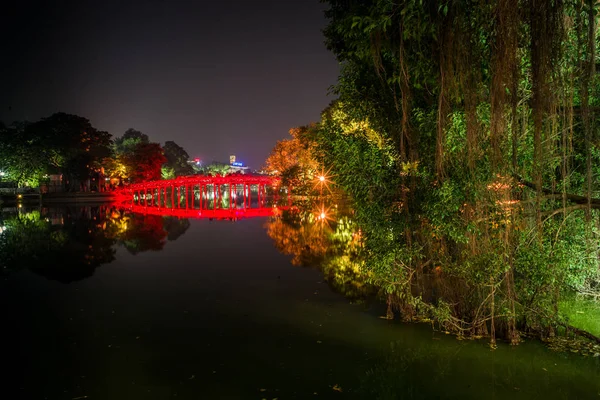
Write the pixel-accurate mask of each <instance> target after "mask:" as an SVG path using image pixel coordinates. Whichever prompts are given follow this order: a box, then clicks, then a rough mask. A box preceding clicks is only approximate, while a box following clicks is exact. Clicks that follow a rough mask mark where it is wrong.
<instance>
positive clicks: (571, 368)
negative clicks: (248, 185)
mask: <svg viewBox="0 0 600 400" xmlns="http://www.w3.org/2000/svg"><path fill="white" fill-rule="evenodd" d="M21 218H25V217H21ZM94 218H95V219H94ZM46 219H47V220H46ZM29 220H30V221H32V222H31V223H29V222H27V221H25V222H22V221H21V225H19V224H18V223H16V222H15V214H14V213H13V214H6V213H5V214H3V216H2V220H1V221H2V222H1V224H0V225H2V226H3V227H4V228H3V231H4V232H3V233H2V234H0V235H1V236H0V237H3V238H4V239H2V240H3V241H2V247H1V249H2V251H4V253H3V254H1V255H0V259H1V260H2V262H3V275H2V279H1V281H0V293H1V294H0V300H1V301H2V307H3V313H2V323H1V328H0V330H1V332H2V334H1V337H2V347H3V351H2V353H3V355H2V363H3V365H4V368H3V371H4V372H3V376H2V381H3V385H2V389H1V390H2V391H3V395H2V398H5V399H66V400H71V399H83V398H86V399H107V400H108V399H110V400H113V399H114V400H117V399H124V400H125V399H127V400H130V399H172V398H173V399H259V400H260V399H269V400H272V399H279V400H284V399H329V398H332V399H336V398H339V399H345V398H358V399H363V398H364V399H480V398H487V399H600V358H598V357H596V358H593V357H589V358H585V357H582V356H580V355H576V354H571V353H566V354H565V353H555V352H552V351H550V350H548V349H547V348H546V347H545V346H543V345H542V344H540V343H538V342H536V341H526V342H525V343H523V344H522V345H520V346H517V347H511V346H508V345H503V344H500V345H499V346H498V349H497V350H495V351H491V350H490V349H489V348H488V347H487V345H486V343H485V342H483V341H482V342H477V341H459V340H457V339H455V338H453V337H451V336H447V335H444V334H440V333H438V332H433V331H432V330H431V328H430V327H429V326H427V325H407V324H402V323H400V322H398V321H388V320H384V319H381V318H379V316H380V315H384V314H385V307H384V305H382V304H380V303H378V302H366V303H360V304H353V303H352V302H350V301H349V300H348V299H346V298H345V297H343V296H342V295H341V294H338V293H336V292H334V291H333V290H331V289H330V287H329V286H328V284H327V283H326V282H324V280H323V277H322V275H321V272H320V271H319V270H318V269H311V268H302V267H297V266H293V265H292V263H291V257H290V256H287V255H283V254H281V253H280V252H279V251H278V250H277V249H276V247H275V246H274V244H273V240H272V239H271V238H270V237H269V235H268V234H267V224H268V223H269V219H268V218H256V219H242V220H238V221H236V222H232V221H216V220H215V221H209V220H189V221H188V220H177V219H171V218H164V217H144V216H139V215H138V216H135V215H126V214H119V213H111V212H110V211H107V210H103V209H98V208H93V209H75V208H71V209H68V210H67V209H53V210H43V211H42V212H41V213H34V214H33V216H30V217H29ZM11 229H12V230H13V233H12V236H8V235H7V232H9V230H11ZM19 229H20V230H21V231H20V232H21V233H22V235H20V236H19V235H17V232H16V231H17V230H19ZM8 237H10V241H9V240H8V239H7V238H8ZM48 238H51V239H48ZM11 246H12V247H11ZM27 246H29V247H27ZM7 252H10V254H8V253H7Z"/></svg>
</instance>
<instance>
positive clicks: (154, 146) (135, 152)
mask: <svg viewBox="0 0 600 400" xmlns="http://www.w3.org/2000/svg"><path fill="white" fill-rule="evenodd" d="M121 160H122V162H123V165H124V166H125V168H126V170H127V171H128V176H129V178H130V179H131V180H132V181H133V182H138V181H151V180H158V179H161V167H162V165H163V164H164V163H165V162H166V158H165V156H164V155H163V150H162V147H160V145H159V144H158V143H144V142H139V143H137V144H136V145H135V146H133V147H132V148H131V149H130V150H129V151H127V152H126V153H125V154H123V155H122V158H121Z"/></svg>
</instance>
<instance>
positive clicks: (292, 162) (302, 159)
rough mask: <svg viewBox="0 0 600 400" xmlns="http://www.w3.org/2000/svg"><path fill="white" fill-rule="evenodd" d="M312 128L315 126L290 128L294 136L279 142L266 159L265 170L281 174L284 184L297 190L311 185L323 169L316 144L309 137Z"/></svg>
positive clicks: (272, 173)
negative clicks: (318, 159) (318, 160)
mask: <svg viewBox="0 0 600 400" xmlns="http://www.w3.org/2000/svg"><path fill="white" fill-rule="evenodd" d="M312 129H314V126H302V127H299V128H293V129H290V131H289V133H290V135H291V136H292V138H291V139H285V140H280V141H278V142H277V144H276V145H275V147H274V148H273V150H272V151H271V154H270V155H269V157H268V158H267V160H266V163H265V167H264V170H265V171H266V172H267V173H269V174H271V175H278V176H281V177H282V183H283V184H284V185H291V186H293V187H294V188H296V190H298V189H301V187H304V189H307V188H308V187H310V186H311V185H312V183H313V182H312V181H313V180H314V178H315V176H316V175H317V174H318V173H319V172H321V171H320V170H322V167H320V165H319V163H318V162H317V149H316V145H315V143H314V141H313V140H310V139H309V137H310V135H311V132H312ZM301 190H302V189H301Z"/></svg>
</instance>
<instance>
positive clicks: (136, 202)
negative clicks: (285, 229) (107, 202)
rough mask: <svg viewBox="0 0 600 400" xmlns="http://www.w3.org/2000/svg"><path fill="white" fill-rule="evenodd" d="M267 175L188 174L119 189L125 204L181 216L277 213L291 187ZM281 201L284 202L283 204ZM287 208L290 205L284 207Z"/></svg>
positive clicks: (233, 216) (134, 208) (232, 216)
mask: <svg viewBox="0 0 600 400" xmlns="http://www.w3.org/2000/svg"><path fill="white" fill-rule="evenodd" d="M279 183H280V181H279V179H278V178H273V177H267V176H248V175H228V176H203V175H197V176H187V177H179V178H176V179H169V180H160V181H150V182H143V183H138V184H133V185H130V186H128V187H127V188H125V189H123V190H121V191H120V192H119V193H118V198H119V202H120V203H121V208H125V209H128V210H130V211H133V212H137V213H143V214H152V215H169V216H177V217H180V218H215V219H238V218H248V217H258V216H271V215H274V214H276V213H277V212H278V210H280V209H281V208H278V207H277V203H278V202H280V201H281V200H282V199H281V197H280V192H281V191H282V190H283V191H284V192H285V196H284V199H283V200H285V201H286V203H287V205H289V202H290V196H289V192H288V189H286V188H285V189H282V188H281V186H280V185H279ZM280 205H281V204H280ZM283 208H287V207H283Z"/></svg>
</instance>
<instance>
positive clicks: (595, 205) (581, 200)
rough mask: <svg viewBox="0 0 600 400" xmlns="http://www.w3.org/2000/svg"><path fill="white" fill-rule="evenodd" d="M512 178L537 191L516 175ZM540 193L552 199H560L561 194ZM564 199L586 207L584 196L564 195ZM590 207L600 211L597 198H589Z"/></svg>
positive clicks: (586, 199) (552, 192) (545, 190)
mask: <svg viewBox="0 0 600 400" xmlns="http://www.w3.org/2000/svg"><path fill="white" fill-rule="evenodd" d="M513 177H514V178H515V179H516V180H517V181H518V182H519V183H520V184H522V185H524V186H527V187H528V188H530V189H533V190H537V188H536V187H535V185H534V184H533V183H532V182H528V181H526V180H524V179H523V178H521V177H520V176H518V175H513ZM542 193H545V194H548V195H551V196H552V197H556V198H562V196H563V193H561V192H555V191H554V190H551V189H546V188H542ZM565 197H566V198H567V200H569V201H571V202H573V203H575V204H583V205H587V204H588V198H587V197H585V196H580V195H578V194H572V193H566V194H565ZM590 206H591V207H592V208H594V209H599V210H600V199H597V198H591V199H590Z"/></svg>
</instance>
